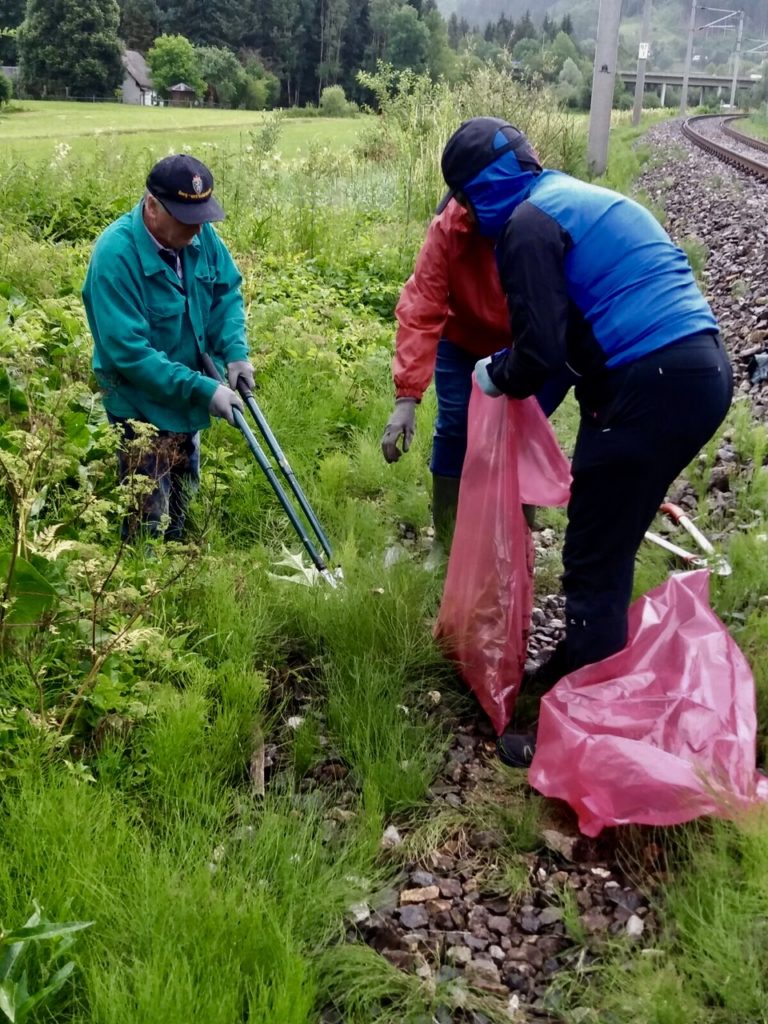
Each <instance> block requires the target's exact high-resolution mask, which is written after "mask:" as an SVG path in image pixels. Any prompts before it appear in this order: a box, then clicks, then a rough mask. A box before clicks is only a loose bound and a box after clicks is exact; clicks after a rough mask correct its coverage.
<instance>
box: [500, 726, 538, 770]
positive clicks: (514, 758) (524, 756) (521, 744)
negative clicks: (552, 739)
mask: <svg viewBox="0 0 768 1024" xmlns="http://www.w3.org/2000/svg"><path fill="white" fill-rule="evenodd" d="M496 752H497V753H498V755H499V758H500V760H501V761H503V762H504V764H507V765H509V767H510V768H528V767H529V766H530V763H531V761H532V760H533V755H534V754H535V753H536V735H535V733H532V732H505V733H504V734H503V735H502V736H499V738H498V740H497V741H496Z"/></svg>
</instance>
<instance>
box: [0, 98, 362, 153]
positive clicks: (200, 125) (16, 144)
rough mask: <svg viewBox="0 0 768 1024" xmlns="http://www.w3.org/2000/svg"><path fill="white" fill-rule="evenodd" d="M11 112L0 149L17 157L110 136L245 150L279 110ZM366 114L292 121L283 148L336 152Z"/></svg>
mask: <svg viewBox="0 0 768 1024" xmlns="http://www.w3.org/2000/svg"><path fill="white" fill-rule="evenodd" d="M13 107H14V109H13V111H12V112H11V113H6V114H0V143H1V144H2V148H1V149H0V153H2V155H3V157H5V158H6V159H7V158H9V157H10V158H12V159H25V160H29V159H32V160H35V159H45V158H48V157H52V156H53V155H54V153H55V152H56V150H57V147H61V146H62V145H66V146H68V147H71V150H72V152H73V153H75V154H78V155H87V154H89V153H91V152H92V151H93V144H94V142H99V141H105V142H106V143H107V144H108V145H109V146H110V147H113V146H114V145H115V143H116V142H117V141H118V140H119V143H120V151H121V153H122V154H123V156H124V157H125V156H126V155H128V154H132V153H138V152H142V151H146V150H149V151H151V152H152V153H155V154H158V155H160V156H162V155H164V154H165V153H168V152H179V151H181V150H182V149H183V148H184V147H196V146H200V145H201V144H205V145H207V146H212V145H216V146H221V147H225V148H228V149H233V150H239V149H241V148H245V147H246V146H248V145H252V144H253V137H252V133H254V132H258V130H259V129H260V128H261V127H262V126H263V125H264V123H265V122H266V121H269V120H270V117H271V116H272V115H270V114H266V113H263V112H259V111H249V110H206V109H205V108H197V107H139V106H134V105H132V104H128V103H65V102H57V101H55V100H54V101H44V100H23V101H15V102H14V104H13ZM366 120H367V119H366V118H365V117H363V116H361V117H359V118H321V117H311V118H289V119H287V120H286V123H285V125H284V128H283V132H282V137H281V145H280V152H281V155H282V156H283V157H285V158H291V157H294V156H296V154H297V153H298V152H301V151H302V150H303V151H304V152H306V151H307V150H308V149H309V148H310V147H311V146H313V145H321V146H330V147H333V148H334V149H336V148H340V147H343V146H349V145H352V144H353V143H354V142H355V141H356V139H357V137H358V135H359V134H360V132H361V130H362V129H363V127H364V125H365V123H366Z"/></svg>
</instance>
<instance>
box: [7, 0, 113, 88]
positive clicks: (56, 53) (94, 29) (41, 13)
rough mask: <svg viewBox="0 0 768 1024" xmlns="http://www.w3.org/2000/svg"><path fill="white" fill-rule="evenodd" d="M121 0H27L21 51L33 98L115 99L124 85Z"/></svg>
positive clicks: (24, 76)
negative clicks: (115, 91) (117, 91)
mask: <svg viewBox="0 0 768 1024" xmlns="http://www.w3.org/2000/svg"><path fill="white" fill-rule="evenodd" d="M119 24H120V8H119V7H118V5H117V0H27V7H26V12H25V17H24V21H23V23H22V25H21V27H20V28H19V34H18V46H19V58H20V66H21V79H22V83H23V86H24V88H25V89H26V91H27V92H29V93H31V94H32V95H33V96H45V95H50V94H53V95H69V96H109V95H111V94H112V93H113V92H114V90H115V89H116V88H117V86H118V85H119V84H120V82H121V81H122V77H123V66H122V61H121V59H120V54H121V46H120V43H119V41H118V35H117V32H118V26H119Z"/></svg>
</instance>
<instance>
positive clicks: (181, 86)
mask: <svg viewBox="0 0 768 1024" xmlns="http://www.w3.org/2000/svg"><path fill="white" fill-rule="evenodd" d="M194 91H195V90H194V89H193V88H192V86H191V85H187V84H186V82H177V83H176V85H172V86H171V87H170V89H169V90H168V92H194Z"/></svg>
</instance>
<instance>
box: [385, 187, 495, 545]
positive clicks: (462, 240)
mask: <svg viewBox="0 0 768 1024" xmlns="http://www.w3.org/2000/svg"><path fill="white" fill-rule="evenodd" d="M395 315H396V317H397V321H398V328H397V334H396V338H395V358H394V361H393V377H394V383H395V396H396V400H395V408H394V411H393V413H392V415H391V416H390V418H389V421H388V422H387V426H386V429H385V430H384V436H383V438H382V441H381V449H382V452H383V455H384V458H385V459H386V460H387V462H397V460H398V459H399V458H400V457H401V455H403V453H404V452H407V451H408V449H409V447H410V444H411V440H412V438H413V434H414V431H415V425H416V406H417V405H418V404H419V402H420V401H421V399H422V397H423V395H424V392H425V391H426V390H427V388H428V387H429V383H430V381H431V380H432V377H433V376H434V378H435V391H436V392H437V420H436V422H435V431H434V437H433V440H432V459H431V462H430V470H431V472H432V519H433V522H434V527H435V538H436V541H437V543H438V545H440V546H441V547H442V548H443V549H444V550H445V551H446V552H447V550H448V549H449V547H450V542H451V537H452V534H453V525H454V522H455V519H456V506H457V504H458V498H459V479H460V477H461V469H462V466H463V463H464V455H465V452H466V448H467V408H468V406H469V396H470V393H471V391H472V372H473V370H474V368H475V363H476V362H477V360H478V358H480V357H483V356H489V355H491V354H492V353H494V352H498V351H499V349H503V348H506V347H507V346H508V345H510V343H511V340H512V339H511V334H510V329H509V313H508V311H507V305H506V301H505V299H504V296H503V294H502V291H501V284H500V282H499V277H498V273H497V270H496V258H495V256H494V243H493V241H492V240H490V239H488V238H484V237H483V236H482V235H481V234H480V233H479V232H478V231H477V230H476V229H475V227H474V224H473V222H472V218H471V214H470V213H468V212H467V210H466V209H464V208H463V207H462V206H460V205H459V204H458V203H457V202H456V201H455V199H452V198H451V199H450V200H449V201H448V202H447V203H445V204H442V203H441V205H440V207H438V212H437V214H436V216H435V217H434V218H433V220H432V223H431V224H430V226H429V230H428V231H427V236H426V238H425V240H424V244H423V245H422V247H421V250H420V252H419V255H418V258H417V260H416V266H415V268H414V271H413V274H412V275H411V277H409V279H408V281H407V282H406V284H405V286H404V288H403V290H402V293H401V295H400V299H399V301H398V303H397V308H396V310H395ZM398 442H401V446H400V447H398Z"/></svg>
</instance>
